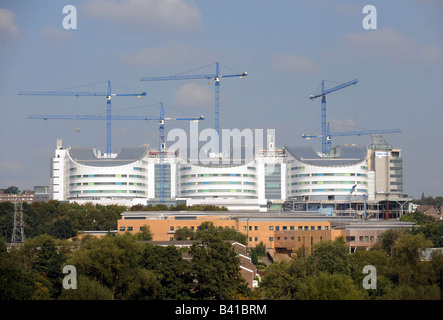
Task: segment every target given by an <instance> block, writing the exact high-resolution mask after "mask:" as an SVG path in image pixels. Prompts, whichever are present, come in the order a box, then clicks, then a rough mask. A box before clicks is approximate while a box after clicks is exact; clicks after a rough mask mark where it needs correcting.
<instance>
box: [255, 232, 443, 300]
mask: <svg viewBox="0 0 443 320" xmlns="http://www.w3.org/2000/svg"><path fill="white" fill-rule="evenodd" d="M431 246H432V242H431V241H430V240H428V239H426V238H425V236H424V235H423V234H421V233H419V234H412V233H411V232H409V231H405V230H402V231H399V230H388V231H386V232H385V233H383V235H382V240H381V241H380V242H379V243H377V245H376V246H375V247H374V248H373V249H371V250H368V251H366V250H361V251H356V252H355V253H353V254H350V253H349V247H348V246H347V245H346V243H345V241H344V239H343V238H338V239H336V240H335V241H323V242H320V243H318V244H317V245H316V246H314V249H313V252H312V253H310V254H309V255H307V254H306V253H307V252H306V249H303V248H302V249H300V250H299V251H298V252H297V254H296V255H295V256H296V257H295V258H294V259H292V260H291V261H290V262H280V263H274V264H272V265H270V266H269V267H268V268H267V270H266V274H265V275H264V276H263V277H262V281H261V283H260V289H259V295H260V296H261V297H263V298H266V299H278V300H283V299H293V300H439V299H440V287H439V283H440V272H441V270H442V268H443V254H441V253H440V254H434V255H433V257H432V260H430V261H422V259H421V255H420V250H421V249H425V248H429V247H431ZM365 266H373V267H375V272H376V274H375V275H374V274H372V276H375V278H374V279H375V280H366V281H367V283H368V284H375V288H373V289H371V288H370V289H365V286H364V281H365V277H367V276H369V273H364V272H363V270H364V267H365ZM374 281H375V283H374ZM371 282H372V283H371Z"/></svg>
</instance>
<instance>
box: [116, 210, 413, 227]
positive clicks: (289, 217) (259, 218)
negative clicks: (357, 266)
mask: <svg viewBox="0 0 443 320" xmlns="http://www.w3.org/2000/svg"><path fill="white" fill-rule="evenodd" d="M121 216H122V217H123V218H129V219H131V218H141V219H143V218H144V219H148V220H149V219H167V218H168V217H179V218H196V217H200V218H201V217H205V216H207V217H221V218H225V219H237V220H238V221H241V222H245V221H249V222H331V225H332V226H333V227H334V228H335V229H351V228H354V229H357V228H378V229H380V228H381V229H389V228H399V227H405V228H411V227H413V226H414V223H412V222H405V221H398V220H362V219H358V218H352V217H338V216H327V215H323V214H319V213H310V212H306V211H301V212H278V213H272V212H271V213H270V212H258V211H257V212H241V211H124V212H122V213H121ZM199 220H200V219H199Z"/></svg>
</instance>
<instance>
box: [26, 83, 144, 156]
mask: <svg viewBox="0 0 443 320" xmlns="http://www.w3.org/2000/svg"><path fill="white" fill-rule="evenodd" d="M18 94H19V95H52V96H76V97H78V96H99V97H106V117H105V119H106V132H107V141H106V153H107V154H108V155H110V154H111V152H112V149H111V121H112V119H113V116H112V114H111V97H134V96H135V97H141V96H146V92H145V91H143V92H140V93H112V90H111V81H110V80H108V91H106V92H104V91H101V92H87V91H66V90H56V91H20V92H19V93H18ZM48 119H49V118H48ZM77 120H79V119H77ZM83 120H93V119H83ZM94 120H104V119H94ZM127 120H129V119H127Z"/></svg>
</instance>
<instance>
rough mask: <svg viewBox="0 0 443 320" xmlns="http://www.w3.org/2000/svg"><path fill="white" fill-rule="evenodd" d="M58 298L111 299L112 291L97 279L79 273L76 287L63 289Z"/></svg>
mask: <svg viewBox="0 0 443 320" xmlns="http://www.w3.org/2000/svg"><path fill="white" fill-rule="evenodd" d="M59 300H112V291H111V290H110V289H108V288H106V287H104V286H103V285H102V284H101V283H100V282H99V281H97V280H94V279H91V278H89V277H87V276H85V275H82V274H80V275H79V277H78V280H77V289H75V290H74V289H65V290H63V291H62V293H61V295H60V297H59Z"/></svg>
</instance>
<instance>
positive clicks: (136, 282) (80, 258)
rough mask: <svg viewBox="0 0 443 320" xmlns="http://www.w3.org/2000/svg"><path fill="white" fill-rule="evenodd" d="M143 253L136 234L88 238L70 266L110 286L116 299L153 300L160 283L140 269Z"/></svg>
mask: <svg viewBox="0 0 443 320" xmlns="http://www.w3.org/2000/svg"><path fill="white" fill-rule="evenodd" d="M141 252H142V245H141V244H140V243H138V242H137V241H136V237H134V236H133V235H130V234H124V235H117V236H110V235H107V236H104V237H102V238H100V239H97V238H89V239H87V240H86V241H85V242H84V243H83V244H82V245H81V247H80V248H79V249H77V250H76V251H75V252H74V253H73V255H72V256H71V257H70V259H69V260H68V261H67V264H72V265H74V266H76V268H77V270H78V272H79V273H82V274H84V275H86V276H88V277H89V278H90V279H93V280H96V281H98V282H99V283H100V284H101V285H103V286H104V287H107V288H108V289H109V290H110V291H111V292H112V297H113V298H115V299H141V298H143V299H153V298H156V297H157V294H158V291H159V289H160V284H159V281H158V279H157V278H156V277H154V276H153V274H152V273H150V272H147V271H148V270H144V269H143V268H142V267H141V265H140V258H141Z"/></svg>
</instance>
